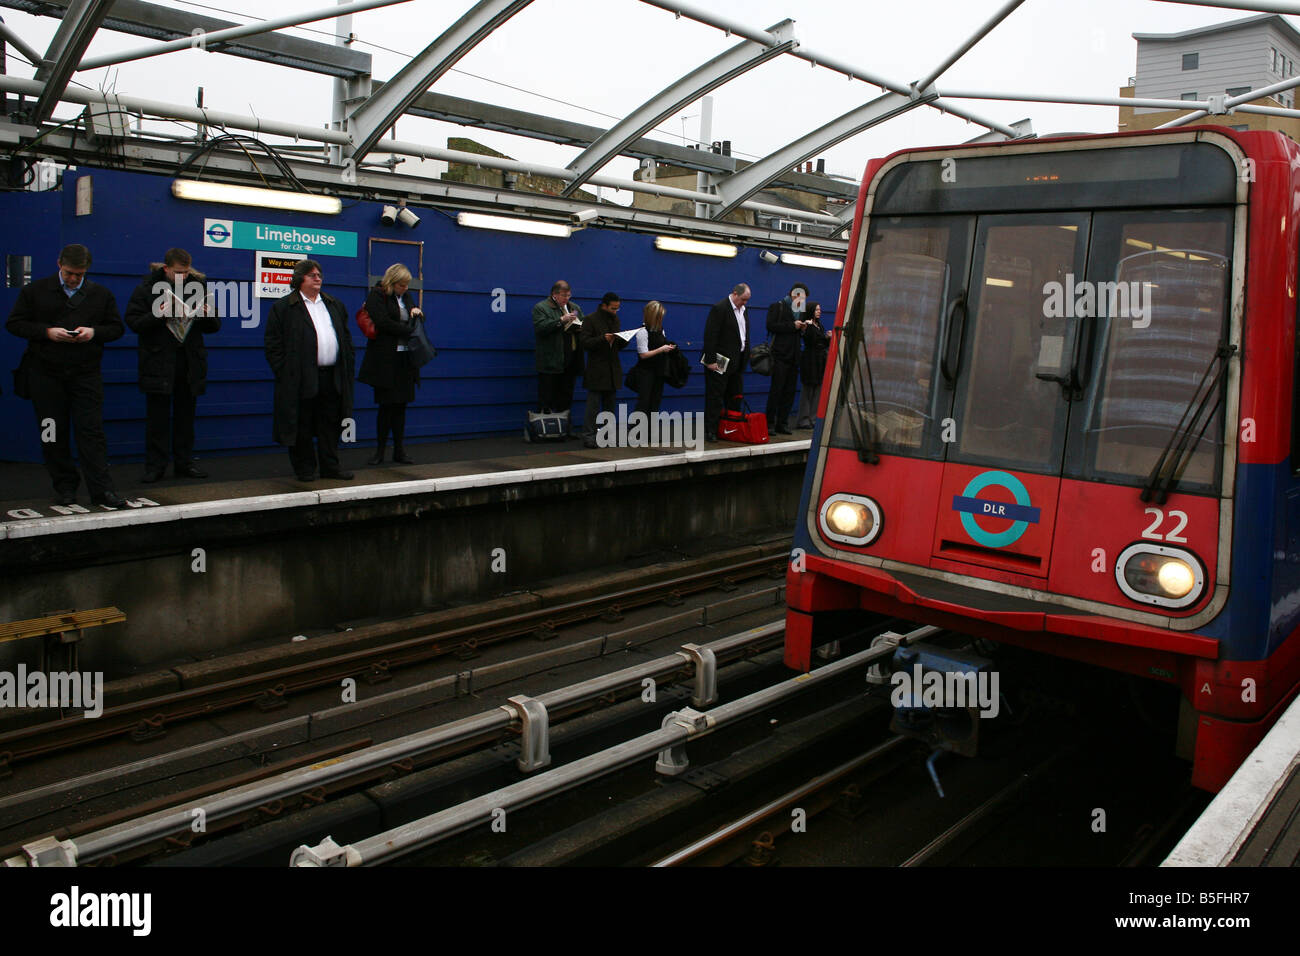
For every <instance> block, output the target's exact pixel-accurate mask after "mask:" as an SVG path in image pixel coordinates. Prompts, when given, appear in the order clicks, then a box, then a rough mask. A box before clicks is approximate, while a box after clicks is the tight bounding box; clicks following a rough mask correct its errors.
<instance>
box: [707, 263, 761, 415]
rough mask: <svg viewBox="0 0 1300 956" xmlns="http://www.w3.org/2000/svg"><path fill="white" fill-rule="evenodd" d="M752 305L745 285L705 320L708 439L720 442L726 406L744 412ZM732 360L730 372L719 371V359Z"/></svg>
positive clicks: (741, 284)
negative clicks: (742, 402) (720, 424)
mask: <svg viewBox="0 0 1300 956" xmlns="http://www.w3.org/2000/svg"><path fill="white" fill-rule="evenodd" d="M748 301H749V286H747V285H745V283H743V282H741V283H740V284H738V285H737V286H736V287H735V288H733V289H732V290H731V295H729V296H727V297H726V298H725V299H723V300H722V301H721V302H719V303H717V304H716V305H714V306H713V307H712V308H711V309H709V317H708V318H707V319H705V320H704V356H703V359H704V365H705V368H706V369H707V371H706V372H705V373H704V438H705V440H706V441H716V440H717V438H718V422H719V421H721V419H722V406H723V404H724V403H725V404H726V406H727V407H728V408H730V409H733V410H738V409H739V408H740V396H741V390H742V389H743V388H744V385H743V381H744V379H743V373H744V370H745V362H746V360H747V359H748V357H749V342H750V339H749V320H748V318H747V317H746V314H745V303H747V302H748ZM719 355H725V356H726V357H727V358H728V359H730V363H729V364H728V365H727V371H726V372H719V371H718V364H717V357H718V356H719Z"/></svg>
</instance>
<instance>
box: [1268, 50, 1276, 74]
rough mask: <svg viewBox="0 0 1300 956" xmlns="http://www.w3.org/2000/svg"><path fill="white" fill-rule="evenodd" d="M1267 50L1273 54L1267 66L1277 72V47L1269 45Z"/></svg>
mask: <svg viewBox="0 0 1300 956" xmlns="http://www.w3.org/2000/svg"><path fill="white" fill-rule="evenodd" d="M1269 51H1270V52H1271V53H1272V54H1273V59H1272V60H1270V61H1269V67H1268V68H1269V69H1270V70H1272V71H1273V72H1274V73H1276V72H1277V47H1275V46H1271V47H1269Z"/></svg>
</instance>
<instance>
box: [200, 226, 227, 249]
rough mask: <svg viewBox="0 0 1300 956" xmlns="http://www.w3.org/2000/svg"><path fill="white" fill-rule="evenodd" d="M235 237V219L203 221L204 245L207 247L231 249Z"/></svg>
mask: <svg viewBox="0 0 1300 956" xmlns="http://www.w3.org/2000/svg"><path fill="white" fill-rule="evenodd" d="M234 236H235V222H234V220H233V219H204V220H203V244H204V245H205V246H216V247H218V248H220V249H230V248H231V247H232V240H233V239H234Z"/></svg>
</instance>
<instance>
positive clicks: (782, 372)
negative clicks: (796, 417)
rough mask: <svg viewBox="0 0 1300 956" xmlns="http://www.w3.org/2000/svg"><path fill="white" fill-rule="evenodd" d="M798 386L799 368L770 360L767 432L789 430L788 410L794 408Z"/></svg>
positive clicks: (795, 365) (788, 363)
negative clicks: (770, 384) (781, 429)
mask: <svg viewBox="0 0 1300 956" xmlns="http://www.w3.org/2000/svg"><path fill="white" fill-rule="evenodd" d="M798 384H799V366H798V364H797V363H795V362H786V361H783V360H782V359H779V358H775V357H774V358H773V359H772V389H771V391H769V392H768V393H767V408H766V409H765V412H766V414H767V430H768V431H769V432H775V431H776V430H777V429H778V428H784V429H787V430H789V428H790V410H791V408H793V407H794V390H795V387H796V386H797V385H798Z"/></svg>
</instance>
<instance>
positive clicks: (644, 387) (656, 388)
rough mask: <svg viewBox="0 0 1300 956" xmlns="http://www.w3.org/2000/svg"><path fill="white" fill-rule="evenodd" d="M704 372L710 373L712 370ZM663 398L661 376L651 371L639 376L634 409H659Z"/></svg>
mask: <svg viewBox="0 0 1300 956" xmlns="http://www.w3.org/2000/svg"><path fill="white" fill-rule="evenodd" d="M706 374H708V375H712V374H713V373H712V372H707V373H706ZM663 400H664V380H663V378H662V377H661V376H658V375H655V374H654V373H653V372H651V373H647V374H645V375H642V376H641V391H640V392H638V393H637V398H636V411H638V412H646V413H647V414H649V413H650V412H657V411H659V406H660V405H662V404H663Z"/></svg>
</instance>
